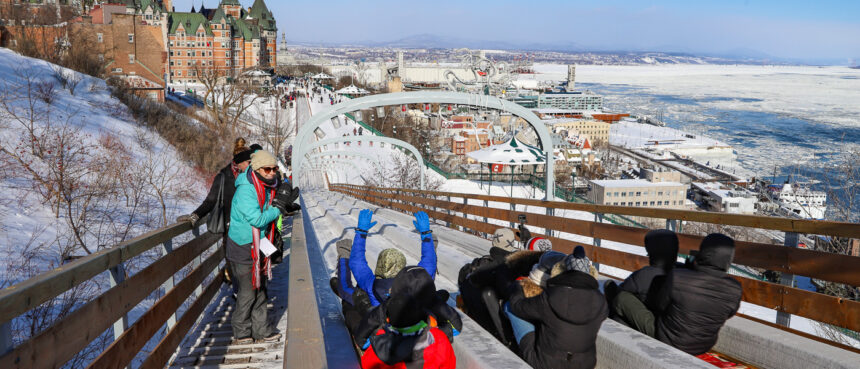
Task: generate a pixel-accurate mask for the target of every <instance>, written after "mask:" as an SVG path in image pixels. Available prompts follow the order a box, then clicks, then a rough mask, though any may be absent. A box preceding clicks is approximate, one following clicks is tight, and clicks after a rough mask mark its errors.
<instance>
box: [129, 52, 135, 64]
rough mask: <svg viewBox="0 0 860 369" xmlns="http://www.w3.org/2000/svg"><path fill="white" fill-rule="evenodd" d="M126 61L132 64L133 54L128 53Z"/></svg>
mask: <svg viewBox="0 0 860 369" xmlns="http://www.w3.org/2000/svg"><path fill="white" fill-rule="evenodd" d="M128 63H129V64H134V54H128Z"/></svg>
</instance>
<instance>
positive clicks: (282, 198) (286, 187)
mask: <svg viewBox="0 0 860 369" xmlns="http://www.w3.org/2000/svg"><path fill="white" fill-rule="evenodd" d="M298 197H299V189H298V188H296V189H293V187H292V186H290V184H289V183H287V182H284V183H281V185H280V186H278V190H277V191H276V192H275V198H274V199H272V206H274V207H276V208H278V209H279V210H280V211H281V214H287V213H289V212H290V210H291V207H290V205H291V204H292V203H293V202H294V201H296V199H297V198H298ZM293 211H295V210H293Z"/></svg>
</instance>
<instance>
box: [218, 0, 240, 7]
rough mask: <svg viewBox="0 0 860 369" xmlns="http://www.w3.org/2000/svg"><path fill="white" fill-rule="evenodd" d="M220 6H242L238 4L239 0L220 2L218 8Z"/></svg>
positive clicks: (223, 0) (222, 0)
mask: <svg viewBox="0 0 860 369" xmlns="http://www.w3.org/2000/svg"><path fill="white" fill-rule="evenodd" d="M221 5H238V6H242V4H239V0H221V4H220V5H219V6H221Z"/></svg>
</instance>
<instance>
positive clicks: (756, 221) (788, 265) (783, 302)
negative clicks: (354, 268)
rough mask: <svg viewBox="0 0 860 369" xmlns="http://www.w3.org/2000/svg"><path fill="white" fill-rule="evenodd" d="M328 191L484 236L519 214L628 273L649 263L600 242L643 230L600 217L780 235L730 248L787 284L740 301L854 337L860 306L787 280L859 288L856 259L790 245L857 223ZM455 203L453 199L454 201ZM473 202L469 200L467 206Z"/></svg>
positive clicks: (746, 282)
mask: <svg viewBox="0 0 860 369" xmlns="http://www.w3.org/2000/svg"><path fill="white" fill-rule="evenodd" d="M329 188H330V189H331V190H332V191H336V192H340V193H343V194H346V195H349V196H353V197H355V198H358V199H361V200H364V201H367V202H370V203H373V204H376V205H378V206H382V207H387V208H392V209H397V210H400V211H404V212H409V213H414V212H416V211H425V212H427V214H428V215H430V217H431V218H434V219H436V220H437V221H441V222H445V223H446V225H448V226H453V227H460V228H462V229H463V230H471V231H473V232H480V233H484V234H492V233H493V232H495V231H496V229H498V228H501V227H503V226H500V225H496V224H491V223H488V222H487V220H488V219H495V220H499V221H503V222H509V223H511V224H513V223H514V222H517V223H518V222H519V221H518V216H519V215H520V214H524V215H525V216H526V222H527V224H528V225H531V226H536V227H540V228H545V229H547V230H548V231H549V232H547V233H552V232H553V231H556V232H564V233H571V234H577V235H582V236H586V237H591V238H592V239H593V242H592V245H588V244H584V243H581V242H574V241H570V240H567V239H563V238H559V237H552V236H545V237H547V238H549V239H550V240H551V241H552V243H553V248H554V249H557V250H559V251H562V252H571V251H572V250H573V248H574V247H575V246H577V245H582V246H584V247H585V248H586V252H587V253H588V255H589V257H590V258H591V259H592V260H593V261H594V262H596V263H600V264H606V265H610V266H613V267H617V268H621V269H624V270H629V271H633V270H636V269H639V268H641V267H643V266H645V265H648V259H647V257H645V256H641V255H635V254H631V253H627V252H624V251H619V250H613V249H609V248H602V247H600V241H601V240H609V241H615V242H620V243H624V244H629V245H638V246H644V237H645V234H646V233H647V232H648V229H643V228H637V227H628V226H623V225H616V224H607V223H602V222H600V219H601V217H602V215H603V214H620V215H630V216H640V217H650V218H659V219H667V225H669V227H668V228H676V227H672V226H671V225H672V224H673V223H674V224H677V223H675V222H677V220H686V221H693V222H703V223H712V224H721V225H735V226H744V227H752V228H760V229H769V230H778V231H783V232H785V236H786V237H785V239H786V244H787V245H788V246H792V245H791V244H790V243H791V242H793V243H794V244H793V246H794V247H786V246H785V245H783V246H781V245H773V244H763V243H755V242H742V241H739V242H736V248H735V258H734V260H733V262H734V263H735V264H740V265H746V266H750V267H756V268H763V269H769V270H775V271H780V272H782V273H783V279H784V280H785V279H786V278H789V279H788V283H786V284H785V285H784V284H776V283H770V282H766V281H762V280H757V279H752V278H746V277H741V276H735V278H736V279H737V280H738V281H740V282H741V284H742V286H743V300H744V301H747V302H749V303H752V304H756V305H760V306H764V307H767V308H771V309H775V310H776V311H777V313H778V318H780V317H781V318H782V321H781V322H780V319H778V323H782V324H783V325H788V324H787V323H788V317H789V316H790V315H789V314H794V315H799V316H802V317H806V318H809V319H812V320H816V321H819V322H824V323H828V324H832V325H835V326H839V327H843V328H846V329H850V330H853V331H860V302H857V301H852V300H848V299H843V298H838V297H833V296H828V295H825V294H821V293H816V292H810V291H806V290H802V289H798V288H794V287H792V286H791V280H792V279H791V276H792V275H803V276H807V277H811V278H815V279H820V280H825V281H831V282H837V283H844V284H848V285H851V286H860V257H855V256H848V255H839V254H833V253H827V252H822V251H814V250H806V249H799V248H797V247H796V245H797V239H798V235H799V234H816V235H827V236H835V237H848V238H860V224H856V223H842V222H829V221H815V220H801V219H789V218H777V217H765V216H753V215H734V214H723V213H711V212H699V211H687V210H669V209H653V208H632V207H622V206H609V205H594V204H581V203H569V202H555V201H542V200H532V199H520V198H508V197H500V196H487V195H474V194H463V193H450V192H438V191H422V190H412V189H390V188H379V187H367V186H355V185H346V184H333V185H331V186H330V187H329ZM454 199H457V201H455V200H454ZM468 200H478V201H483V204H482V205H473V204H469V203H468ZM490 202H494V203H502V204H505V205H506V207H507V208H495V207H491V206H490V204H489V203H490ZM473 203H474V202H473ZM517 206H520V209H524V207H523V206H532V207H542V208H544V209H545V210H546V214H540V213H534V212H526V211H525V210H517ZM555 209H564V210H579V211H587V212H592V213H594V214H595V218H596V221H584V220H578V219H570V218H564V217H559V216H554V215H552V213H553V211H554V210H555ZM678 238H679V241H680V251H681V253H689V251H690V250H698V248H699V244H700V243H701V240H702V238H703V237H702V236H699V235H693V234H684V233H679V234H678Z"/></svg>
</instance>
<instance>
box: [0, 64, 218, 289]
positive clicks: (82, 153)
mask: <svg viewBox="0 0 860 369" xmlns="http://www.w3.org/2000/svg"><path fill="white" fill-rule="evenodd" d="M0 174H2V176H0V245H2V246H0V276H2V278H0V280H2V285H0V287H6V286H8V285H10V284H13V283H15V282H18V281H21V280H23V279H26V278H28V277H30V276H32V275H35V274H38V273H40V272H43V271H45V270H48V269H51V268H54V267H57V266H58V265H60V264H62V263H64V262H67V261H68V260H72V259H74V258H77V257H81V256H85V255H87V254H89V253H92V252H95V251H97V250H100V249H103V248H107V247H112V246H114V245H116V244H118V243H119V242H122V241H123V240H126V239H129V238H132V237H134V236H136V235H138V234H141V233H143V232H145V231H149V230H152V229H155V228H158V227H161V226H162V225H164V224H165V223H172V220H173V219H174V218H175V217H176V216H177V215H178V214H182V213H187V212H189V211H191V210H193V208H194V206H195V205H196V203H197V201H198V199H200V198H201V197H202V196H203V194H202V191H205V183H202V181H201V180H200V179H198V178H199V175H198V174H197V173H196V172H195V171H194V170H193V169H192V167H191V166H190V165H188V164H187V163H185V162H183V161H182V160H181V159H180V157H179V154H178V153H177V152H176V150H174V149H173V147H171V146H170V145H169V144H168V143H167V142H166V141H165V140H164V139H162V138H161V137H160V136H158V135H157V134H156V133H154V132H152V131H150V130H149V129H147V128H143V127H141V126H140V125H139V124H137V123H135V121H134V119H133V118H132V116H131V115H130V113H129V111H128V109H127V107H126V106H125V105H123V104H122V103H120V102H119V100H117V99H116V98H114V97H112V96H111V93H110V90H109V88H108V87H107V85H106V84H105V81H104V80H101V79H98V78H93V77H90V76H86V75H83V74H80V73H77V72H74V71H72V70H69V69H65V68H62V67H59V66H57V65H54V64H51V63H48V62H45V61H42V60H38V59H32V58H27V57H24V56H21V55H19V54H17V53H15V52H13V51H11V50H8V49H3V48H0ZM21 260H26V261H27V262H23V263H22V262H21ZM131 268H132V269H134V267H133V266H131Z"/></svg>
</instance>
